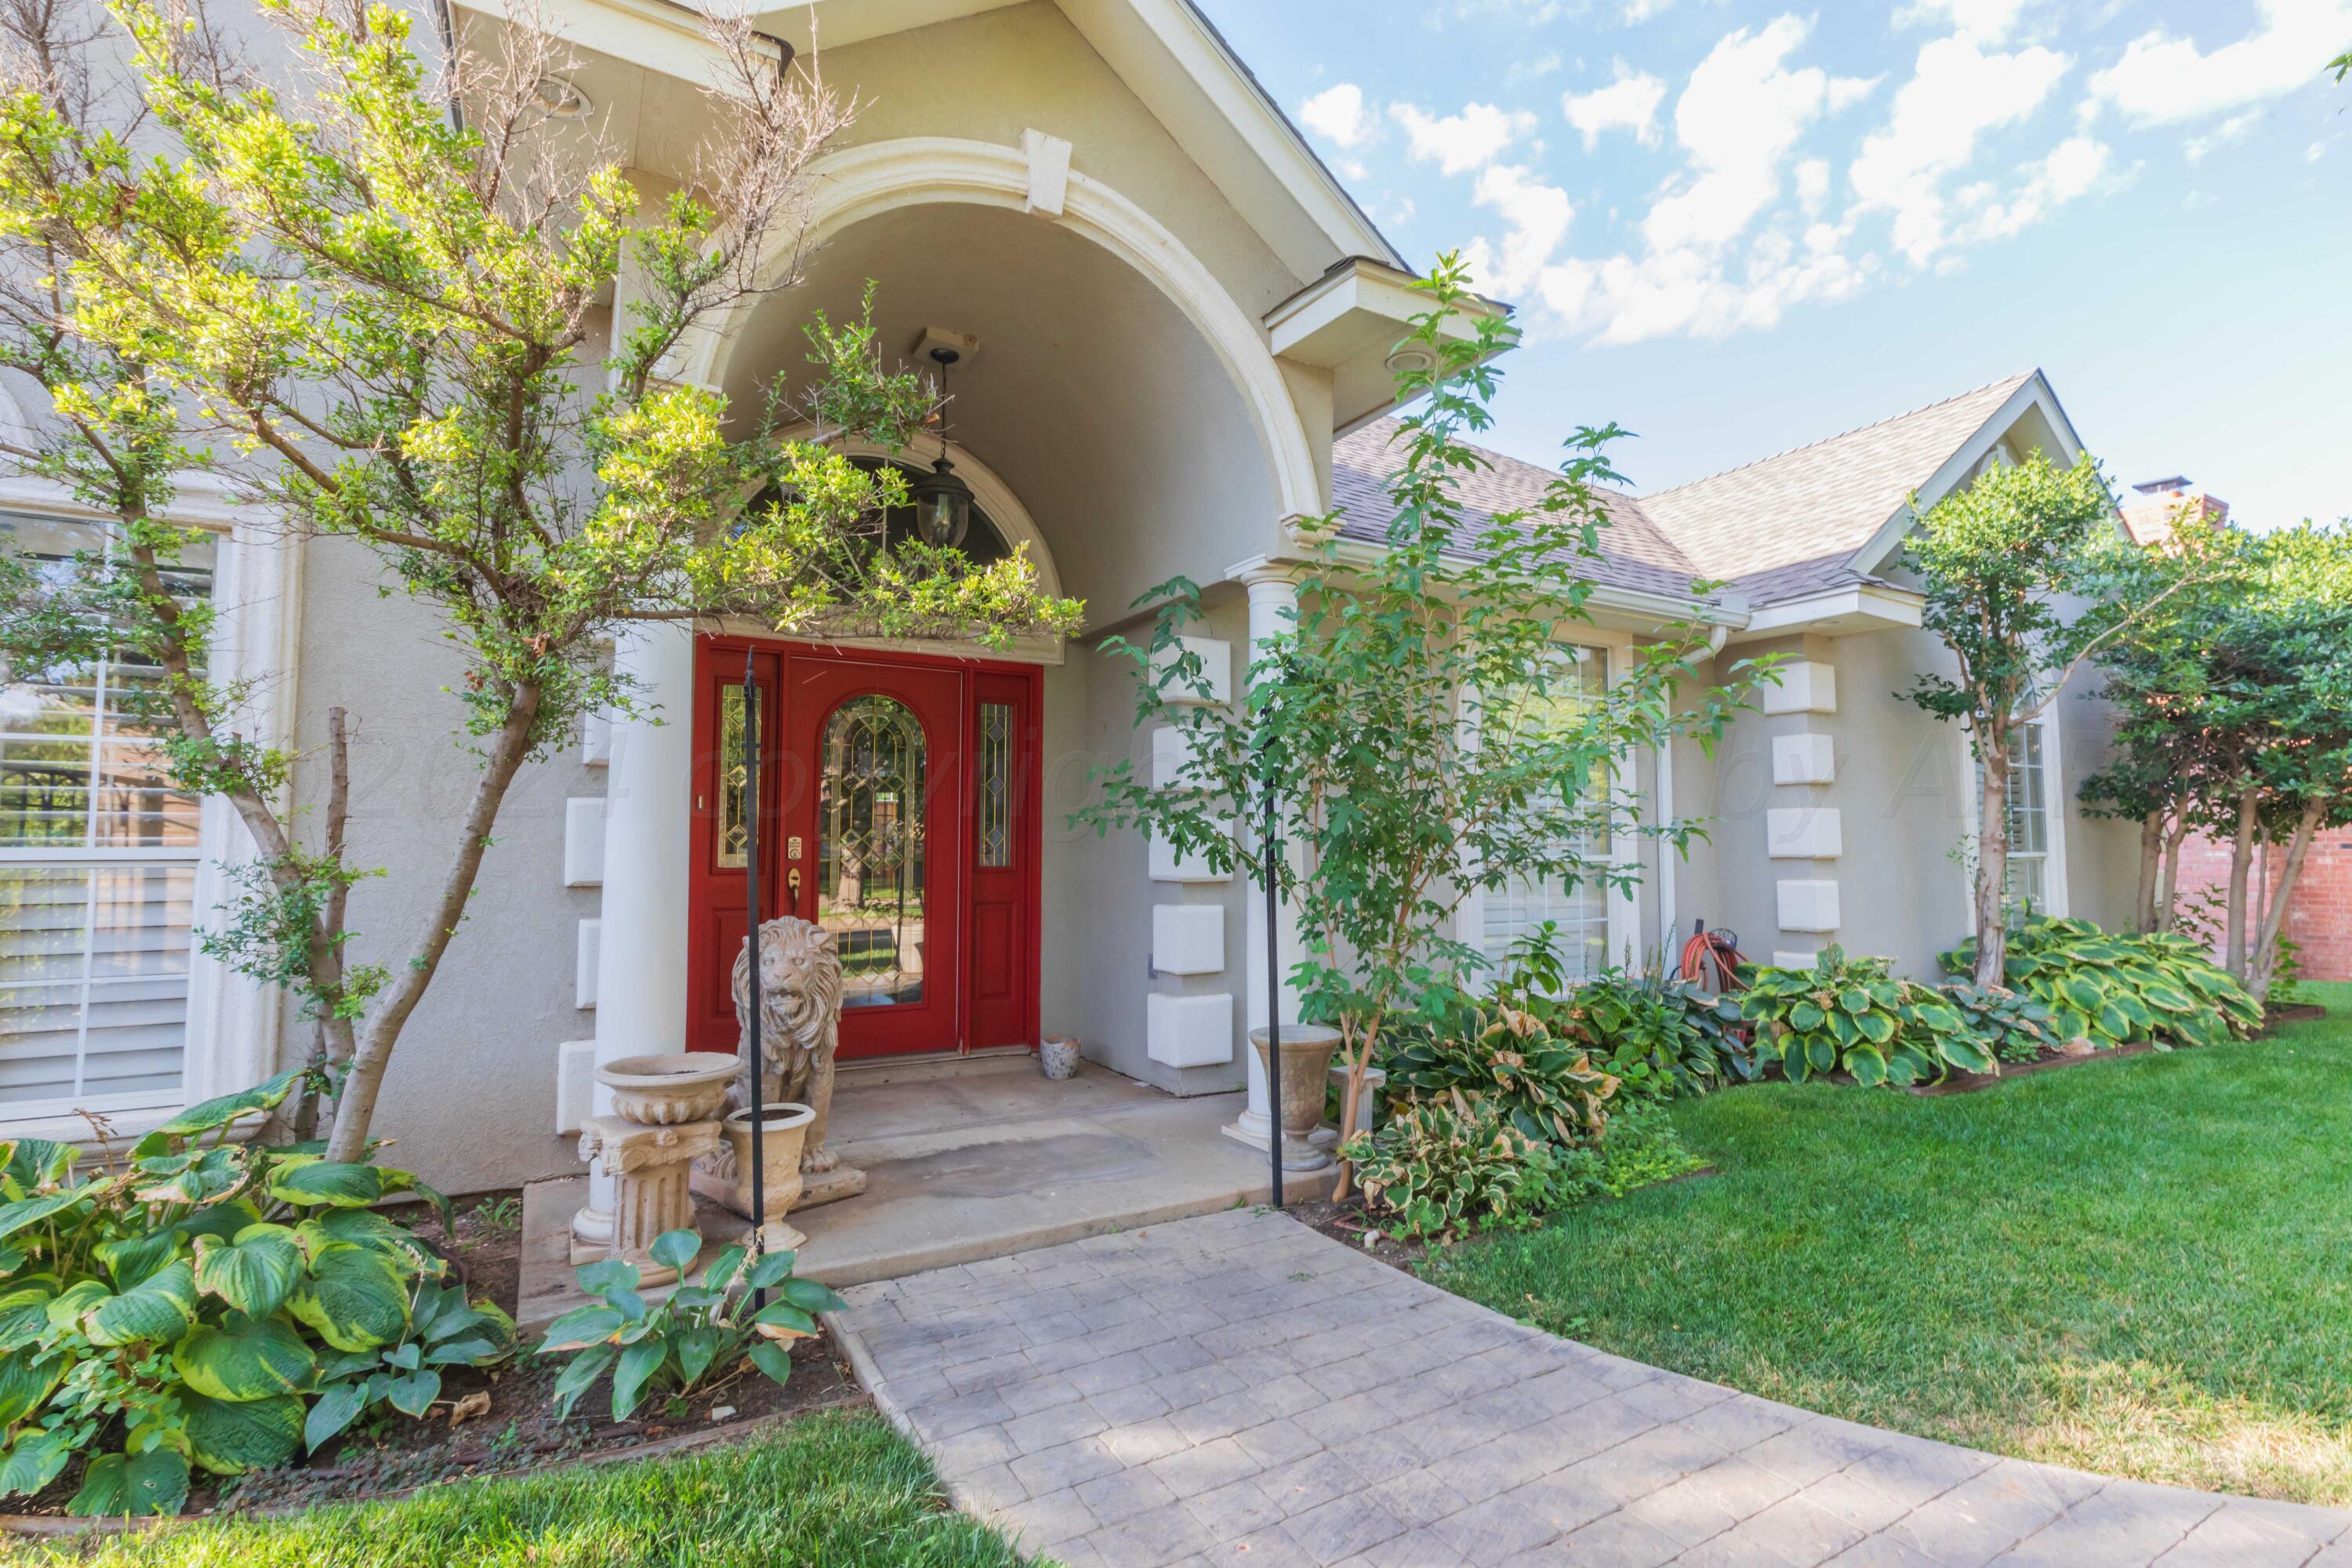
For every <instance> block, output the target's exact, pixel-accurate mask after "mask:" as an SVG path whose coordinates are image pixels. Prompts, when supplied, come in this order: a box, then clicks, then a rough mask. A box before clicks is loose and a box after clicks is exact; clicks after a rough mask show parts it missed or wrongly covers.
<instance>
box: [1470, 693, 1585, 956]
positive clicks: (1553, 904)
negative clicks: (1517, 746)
mask: <svg viewBox="0 0 2352 1568" xmlns="http://www.w3.org/2000/svg"><path fill="white" fill-rule="evenodd" d="M1575 658H1576V668H1575V670H1574V671H1573V673H1572V675H1571V676H1570V678H1569V679H1563V680H1561V681H1559V683H1558V684H1556V685H1555V686H1554V687H1553V688H1552V690H1551V695H1550V699H1549V700H1550V702H1551V704H1552V705H1553V707H1554V709H1555V710H1557V711H1558V712H1559V715H1560V717H1561V718H1563V719H1573V718H1575V717H1577V716H1579V715H1580V714H1581V713H1582V712H1583V711H1584V710H1586V709H1588V708H1590V707H1591V705H1592V704H1594V703H1595V702H1597V701H1599V700H1600V699H1601V693H1602V691H1603V689H1604V688H1605V686H1606V684H1607V681H1608V663H1609V661H1608V656H1607V654H1606V653H1605V652H1604V651H1603V650H1602V649H1600V648H1590V647H1580V648H1578V649H1576V650H1575ZM1591 787H1592V789H1593V790H1594V792H1595V793H1596V794H1605V793H1606V792H1607V790H1608V788H1609V779H1608V775H1607V773H1606V772H1605V771H1603V772H1601V773H1598V774H1596V776H1595V777H1594V779H1593V780H1592V783H1591ZM1576 848H1577V849H1578V851H1579V852H1580V854H1582V855H1583V856H1584V857H1586V858H1590V859H1594V860H1605V859H1607V858H1608V857H1609V841H1608V837H1607V836H1606V834H1605V833H1604V834H1601V835H1599V836H1597V837H1591V836H1589V837H1586V838H1585V839H1584V840H1583V841H1582V842H1580V843H1579V844H1578V845H1577V846H1576ZM1473 903H1474V904H1475V911H1474V912H1475V924H1474V925H1473V926H1472V929H1473V930H1474V931H1476V933H1477V936H1476V939H1475V940H1476V942H1477V947H1478V951H1479V952H1482V953H1484V954H1485V955H1486V962H1487V963H1489V964H1490V965H1494V966H1496V967H1499V966H1500V965H1501V963H1502V962H1503V959H1504V956H1505V954H1507V952H1509V951H1510V948H1511V944H1512V943H1514V942H1518V941H1519V940H1521V939H1522V938H1524V937H1526V936H1528V935H1529V934H1530V933H1532V932H1533V931H1535V929H1536V928H1537V927H1538V926H1540V925H1542V924H1543V923H1544V922H1545V921H1550V922H1551V923H1552V925H1553V926H1554V927H1555V928H1556V929H1555V931H1553V933H1552V942H1553V945H1554V946H1555V947H1556V948H1557V949H1558V950H1559V956H1560V965H1561V968H1562V969H1563V971H1565V973H1567V974H1568V976H1569V977H1570V979H1575V980H1582V979H1589V978H1590V977H1591V976H1592V975H1595V974H1598V973H1600V972H1601V970H1602V969H1603V968H1605V967H1607V965H1608V963H1609V889H1607V888H1606V887H1605V886H1603V885H1602V884H1601V883H1599V882H1596V881H1591V880H1587V881H1585V882H1582V883H1580V884H1579V885H1578V886H1576V887H1573V888H1571V887H1570V886H1569V885H1568V884H1567V883H1566V882H1564V881H1562V880H1560V879H1546V880H1543V881H1529V880H1527V879H1517V880H1514V881H1513V882H1511V883H1509V884H1508V885H1507V886H1505V887H1501V888H1490V889H1486V891H1485V892H1484V893H1483V894H1482V895H1481V896H1479V897H1478V898H1476V899H1475V900H1473ZM1490 973H1491V971H1490Z"/></svg>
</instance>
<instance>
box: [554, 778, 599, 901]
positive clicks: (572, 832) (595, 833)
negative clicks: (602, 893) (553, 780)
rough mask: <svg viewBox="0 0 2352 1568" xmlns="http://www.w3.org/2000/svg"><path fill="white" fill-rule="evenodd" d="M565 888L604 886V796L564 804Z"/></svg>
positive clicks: (578, 799) (576, 796)
mask: <svg viewBox="0 0 2352 1568" xmlns="http://www.w3.org/2000/svg"><path fill="white" fill-rule="evenodd" d="M563 885H564V886H565V887H567V888H601V887H603V886H604V796H603V795H574V796H573V797H572V799H570V800H567V801H565V802H564V803H563Z"/></svg>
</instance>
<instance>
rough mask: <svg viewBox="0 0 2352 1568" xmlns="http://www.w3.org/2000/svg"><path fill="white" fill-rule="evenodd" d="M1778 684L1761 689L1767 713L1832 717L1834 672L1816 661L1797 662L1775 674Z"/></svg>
mask: <svg viewBox="0 0 2352 1568" xmlns="http://www.w3.org/2000/svg"><path fill="white" fill-rule="evenodd" d="M1778 673H1779V675H1780V685H1778V686H1774V685H1772V684H1770V683H1769V681H1768V682H1766V683H1765V685H1764V687H1763V697H1764V711H1765V712H1767V713H1834V712H1836V711H1837V670H1836V669H1835V668H1832V666H1830V665H1826V664H1822V663H1821V662H1820V661H1819V660H1817V659H1810V658H1801V659H1799V660H1797V661H1796V662H1795V663H1793V664H1784V665H1782V666H1781V667H1780V670H1779V671H1778Z"/></svg>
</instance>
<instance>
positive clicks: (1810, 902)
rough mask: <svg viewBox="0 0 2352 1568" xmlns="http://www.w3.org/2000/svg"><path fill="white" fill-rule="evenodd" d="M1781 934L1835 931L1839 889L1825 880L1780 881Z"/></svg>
mask: <svg viewBox="0 0 2352 1568" xmlns="http://www.w3.org/2000/svg"><path fill="white" fill-rule="evenodd" d="M1778 891H1779V895H1780V897H1779V902H1780V929H1781V930H1782V931H1835V930H1837V928H1838V885H1837V884H1836V883H1835V882H1832V881H1829V880H1827V879H1821V880H1815V879H1804V878H1793V877H1790V878H1783V879H1781V881H1780V887H1779V889H1778Z"/></svg>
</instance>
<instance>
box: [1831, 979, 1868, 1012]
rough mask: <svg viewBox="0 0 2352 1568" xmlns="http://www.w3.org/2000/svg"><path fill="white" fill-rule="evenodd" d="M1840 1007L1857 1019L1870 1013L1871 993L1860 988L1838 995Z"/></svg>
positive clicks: (1856, 987)
mask: <svg viewBox="0 0 2352 1568" xmlns="http://www.w3.org/2000/svg"><path fill="white" fill-rule="evenodd" d="M1838 1005H1839V1006H1841V1007H1843V1008H1844V1009H1845V1010H1846V1011H1847V1012H1849V1013H1852V1014H1853V1015H1855V1016H1857V1017H1858V1016H1861V1015H1862V1014H1864V1013H1867V1012H1869V1011H1870V993H1869V992H1867V991H1864V989H1862V987H1860V986H1858V985H1857V986H1855V987H1854V988H1853V989H1852V990H1850V991H1842V992H1840V993H1839V994H1838Z"/></svg>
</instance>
